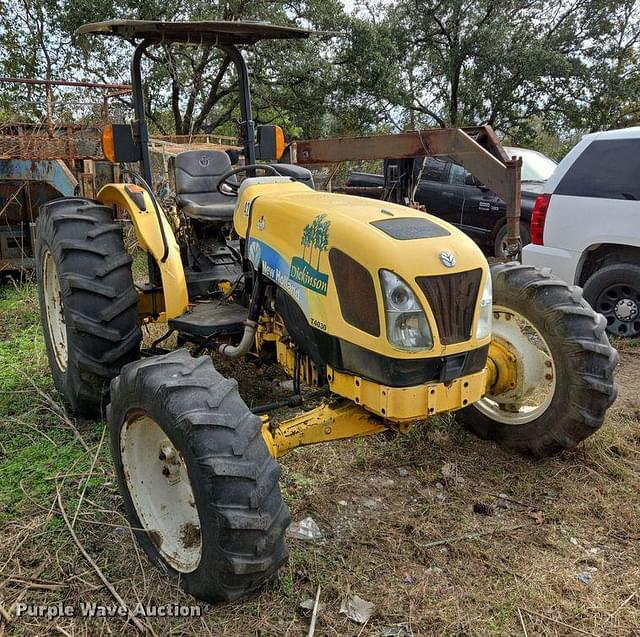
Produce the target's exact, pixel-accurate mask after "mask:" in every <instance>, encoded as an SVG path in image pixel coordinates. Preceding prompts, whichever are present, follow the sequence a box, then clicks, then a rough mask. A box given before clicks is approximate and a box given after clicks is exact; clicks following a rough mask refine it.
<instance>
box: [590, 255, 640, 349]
mask: <svg viewBox="0 0 640 637" xmlns="http://www.w3.org/2000/svg"><path fill="white" fill-rule="evenodd" d="M584 297H585V299H586V300H587V301H589V303H590V304H591V306H592V307H593V309H594V310H595V311H596V312H600V314H602V315H604V317H605V318H606V319H607V331H608V332H609V333H610V334H613V335H615V336H623V337H627V338H636V337H638V336H640V266H638V265H634V264H631V263H615V264H613V265H607V266H605V267H604V268H601V269H600V270H598V271H597V272H595V273H594V274H592V275H591V276H590V277H589V278H588V279H587V282H586V283H585V284H584Z"/></svg>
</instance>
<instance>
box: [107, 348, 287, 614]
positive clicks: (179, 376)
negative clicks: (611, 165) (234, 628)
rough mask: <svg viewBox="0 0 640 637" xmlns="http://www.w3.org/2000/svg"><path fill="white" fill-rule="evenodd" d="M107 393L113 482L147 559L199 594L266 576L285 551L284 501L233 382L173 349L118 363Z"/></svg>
mask: <svg viewBox="0 0 640 637" xmlns="http://www.w3.org/2000/svg"><path fill="white" fill-rule="evenodd" d="M111 401H112V402H111V404H110V405H109V409H108V418H109V423H110V426H111V451H112V454H113V458H114V462H115V469H116V476H117V480H118V486H119V488H120V493H121V494H122V497H123V499H124V506H125V510H126V513H127V517H128V519H129V522H130V523H131V526H132V527H133V529H134V530H135V534H136V537H137V539H138V542H139V544H140V545H141V546H142V548H143V549H144V550H145V552H146V553H147V556H148V557H149V559H150V560H151V562H153V563H154V564H155V565H156V566H158V567H160V569H161V570H162V571H163V572H164V573H166V574H167V575H169V576H171V577H173V578H174V579H176V580H177V582H178V583H179V585H180V586H181V587H182V588H184V590H185V591H187V592H188V593H190V594H192V595H194V596H195V597H198V598H199V599H202V600H204V601H207V602H216V601H222V600H230V599H236V598H238V597H241V596H242V595H245V594H248V593H250V592H253V591H255V590H256V589H258V588H259V587H260V586H261V585H262V584H264V583H265V582H266V581H267V580H269V579H270V578H272V577H273V576H274V575H275V574H276V573H277V571H278V569H279V567H280V566H281V565H282V564H283V563H284V562H285V561H286V558H287V548H286V545H285V542H284V533H285V530H286V528H287V526H288V524H289V510H288V508H287V506H286V505H285V503H284V502H283V500H282V495H281V493H280V487H279V484H278V481H279V478H280V466H279V465H278V463H277V462H276V461H275V460H274V459H273V458H272V457H271V456H270V455H269V451H268V450H267V446H266V444H265V442H264V439H263V437H262V432H261V420H260V418H259V417H258V416H255V415H254V414H252V413H251V411H250V410H249V408H248V407H247V406H246V404H245V403H244V401H243V400H242V398H241V397H240V395H239V394H238V386H237V383H236V381H235V380H232V379H227V378H224V377H223V376H221V375H220V374H219V373H218V372H217V371H216V370H215V369H214V367H213V364H212V362H211V359H210V358H209V357H204V356H203V357H200V358H193V357H192V356H191V355H190V354H189V353H188V352H187V351H186V350H184V349H180V350H176V351H175V352H171V353H170V354H166V355H163V356H157V357H153V358H149V359H146V360H141V361H138V362H135V363H131V364H130V365H127V366H126V367H125V368H124V369H123V370H122V373H121V374H120V376H118V377H117V378H115V379H114V380H113V382H112V384H111Z"/></svg>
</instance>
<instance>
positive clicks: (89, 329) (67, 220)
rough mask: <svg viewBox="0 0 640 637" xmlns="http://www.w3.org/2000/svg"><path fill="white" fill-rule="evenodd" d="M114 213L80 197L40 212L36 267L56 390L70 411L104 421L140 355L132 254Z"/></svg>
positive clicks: (45, 208)
mask: <svg viewBox="0 0 640 637" xmlns="http://www.w3.org/2000/svg"><path fill="white" fill-rule="evenodd" d="M112 214H113V213H112V210H111V209H110V208H108V207H107V206H101V205H100V204H97V203H95V202H93V201H89V200H86V199H78V198H65V199H56V200H53V201H50V202H48V203H46V204H45V205H44V206H42V207H41V209H40V214H39V217H38V221H37V226H36V269H37V275H38V295H39V299H40V319H41V322H42V329H43V332H44V340H45V345H46V349H47V356H48V358H49V366H50V367H51V373H52V375H53V380H54V383H55V386H56V388H57V389H58V391H59V392H60V393H61V394H62V396H63V397H64V399H65V400H66V401H67V403H68V404H69V406H70V407H71V410H72V411H73V412H74V413H76V414H78V415H80V416H85V417H93V416H99V415H100V414H101V412H102V409H103V407H105V406H106V404H107V402H108V400H107V399H108V392H109V383H110V381H111V379H112V378H113V377H114V376H116V375H117V374H118V372H119V371H120V368H121V367H122V366H123V365H125V364H126V363H129V362H131V361H133V360H136V359H137V358H138V357H139V355H140V342H141V340H142V333H141V331H140V327H139V325H138V316H137V299H138V297H137V294H136V291H135V288H134V286H133V278H132V273H131V257H130V256H129V254H128V253H127V251H126V249H125V247H124V244H123V241H122V227H121V226H120V224H118V223H114V221H113V217H112Z"/></svg>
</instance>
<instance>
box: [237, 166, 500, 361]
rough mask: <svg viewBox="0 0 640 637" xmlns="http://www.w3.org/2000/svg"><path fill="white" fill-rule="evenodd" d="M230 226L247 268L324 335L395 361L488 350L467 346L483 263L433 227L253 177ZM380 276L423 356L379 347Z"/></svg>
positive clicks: (364, 202)
mask: <svg viewBox="0 0 640 637" xmlns="http://www.w3.org/2000/svg"><path fill="white" fill-rule="evenodd" d="M234 226H235V229H236V231H237V233H238V234H239V235H240V236H241V237H243V238H245V239H246V242H245V251H246V256H247V258H249V259H250V260H251V262H252V263H253V265H254V267H255V268H256V269H258V270H260V271H261V272H262V273H263V274H264V275H265V276H267V277H268V278H270V279H271V280H273V281H274V282H275V283H276V284H278V285H279V286H280V287H281V288H282V289H283V290H284V291H285V292H287V293H288V294H289V296H290V297H291V298H292V299H293V300H294V301H295V302H296V303H297V304H298V305H299V306H300V308H301V309H302V311H303V312H304V314H305V316H306V318H307V320H308V322H309V324H310V325H311V326H312V327H314V328H316V329H319V330H321V331H323V332H326V333H327V334H330V335H332V336H335V337H338V338H340V339H343V340H346V341H348V342H350V343H356V344H358V345H360V346H362V347H365V348H367V349H372V350H375V351H378V352H381V353H384V354H385V355H387V356H392V357H396V358H423V357H425V356H435V355H438V356H442V355H445V354H454V353H458V352H463V351H467V350H469V349H471V348H474V347H478V346H481V345H484V344H486V343H488V341H489V338H488V337H487V338H484V339H483V340H482V342H480V341H476V340H475V339H474V338H473V337H472V334H475V327H476V319H477V316H476V315H477V311H476V310H477V307H478V305H479V303H480V296H481V291H482V289H483V287H484V284H485V282H486V280H487V277H488V276H489V267H488V264H487V261H486V260H485V258H484V256H483V255H482V253H481V251H480V250H479V249H478V247H477V246H476V245H475V243H474V242H473V241H472V240H471V239H469V238H468V237H467V236H466V235H465V234H463V233H462V232H460V231H459V230H457V229H456V228H454V227H453V226H451V225H450V224H447V223H446V222H443V221H442V220H440V219H437V218H435V217H432V216H430V215H427V214H425V213H423V212H420V211H417V210H413V209H411V208H407V207H405V206H400V205H397V204H392V203H385V202H380V201H376V200H372V199H367V198H363V197H354V196H350V195H339V194H332V193H325V192H316V191H314V190H312V189H311V188H309V187H307V186H306V185H303V184H301V183H298V182H283V181H282V179H281V178H271V179H268V178H260V179H255V180H253V179H252V180H246V181H245V183H244V184H243V186H242V188H241V191H240V196H239V200H238V205H237V207H236V210H235V213H234ZM383 270H387V271H390V272H393V273H394V274H395V275H396V276H398V277H400V278H401V279H402V280H403V281H404V282H405V283H406V284H407V285H408V286H409V287H410V288H411V290H412V291H413V292H414V294H415V296H416V297H417V298H418V300H419V302H420V304H421V305H422V307H423V309H424V312H425V315H426V317H427V320H428V323H429V326H430V329H431V332H432V334H433V345H432V346H431V347H430V348H429V351H422V352H416V351H403V350H402V349H399V348H397V347H394V346H393V345H392V344H391V343H390V342H389V341H388V339H387V334H386V327H385V312H386V310H385V297H384V294H383V289H382V285H381V274H380V273H381V271H383ZM461 330H462V332H461Z"/></svg>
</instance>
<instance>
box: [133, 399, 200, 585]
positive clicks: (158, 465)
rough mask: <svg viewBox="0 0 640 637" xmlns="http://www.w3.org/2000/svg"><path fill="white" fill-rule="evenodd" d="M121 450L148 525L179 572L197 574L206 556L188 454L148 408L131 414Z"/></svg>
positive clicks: (139, 509) (137, 503) (144, 525)
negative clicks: (190, 475)
mask: <svg viewBox="0 0 640 637" xmlns="http://www.w3.org/2000/svg"><path fill="white" fill-rule="evenodd" d="M120 453H121V457H122V467H123V471H124V477H125V480H126V483H127V489H128V491H129V495H130V496H131V500H132V501H133V505H134V506H135V509H136V512H137V514H138V518H140V523H141V525H142V528H143V529H144V530H145V531H146V532H147V534H148V536H149V538H150V539H151V541H152V542H153V544H154V545H155V546H156V548H157V549H158V551H159V552H160V554H161V555H162V557H163V558H164V559H165V560H166V561H167V562H168V563H169V564H170V565H171V566H172V567H173V568H174V569H175V570H176V571H179V572H181V573H191V572H192V571H194V570H195V569H196V568H197V567H198V564H199V563H200V559H201V557H202V536H201V533H200V528H201V526H200V517H199V515H198V509H197V507H196V503H195V498H194V495H193V489H192V488H191V481H190V479H189V474H188V472H187V466H186V463H185V461H184V458H183V457H182V455H181V454H180V452H179V450H178V449H176V447H175V446H174V445H173V442H172V441H171V440H170V439H169V437H168V436H167V434H166V433H165V432H164V431H163V430H162V428H161V427H160V425H158V423H157V422H156V421H155V420H153V418H151V417H150V416H149V415H148V414H147V413H145V412H142V411H135V412H130V413H129V414H128V415H127V418H126V420H125V423H124V425H123V426H122V430H121V432H120Z"/></svg>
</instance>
